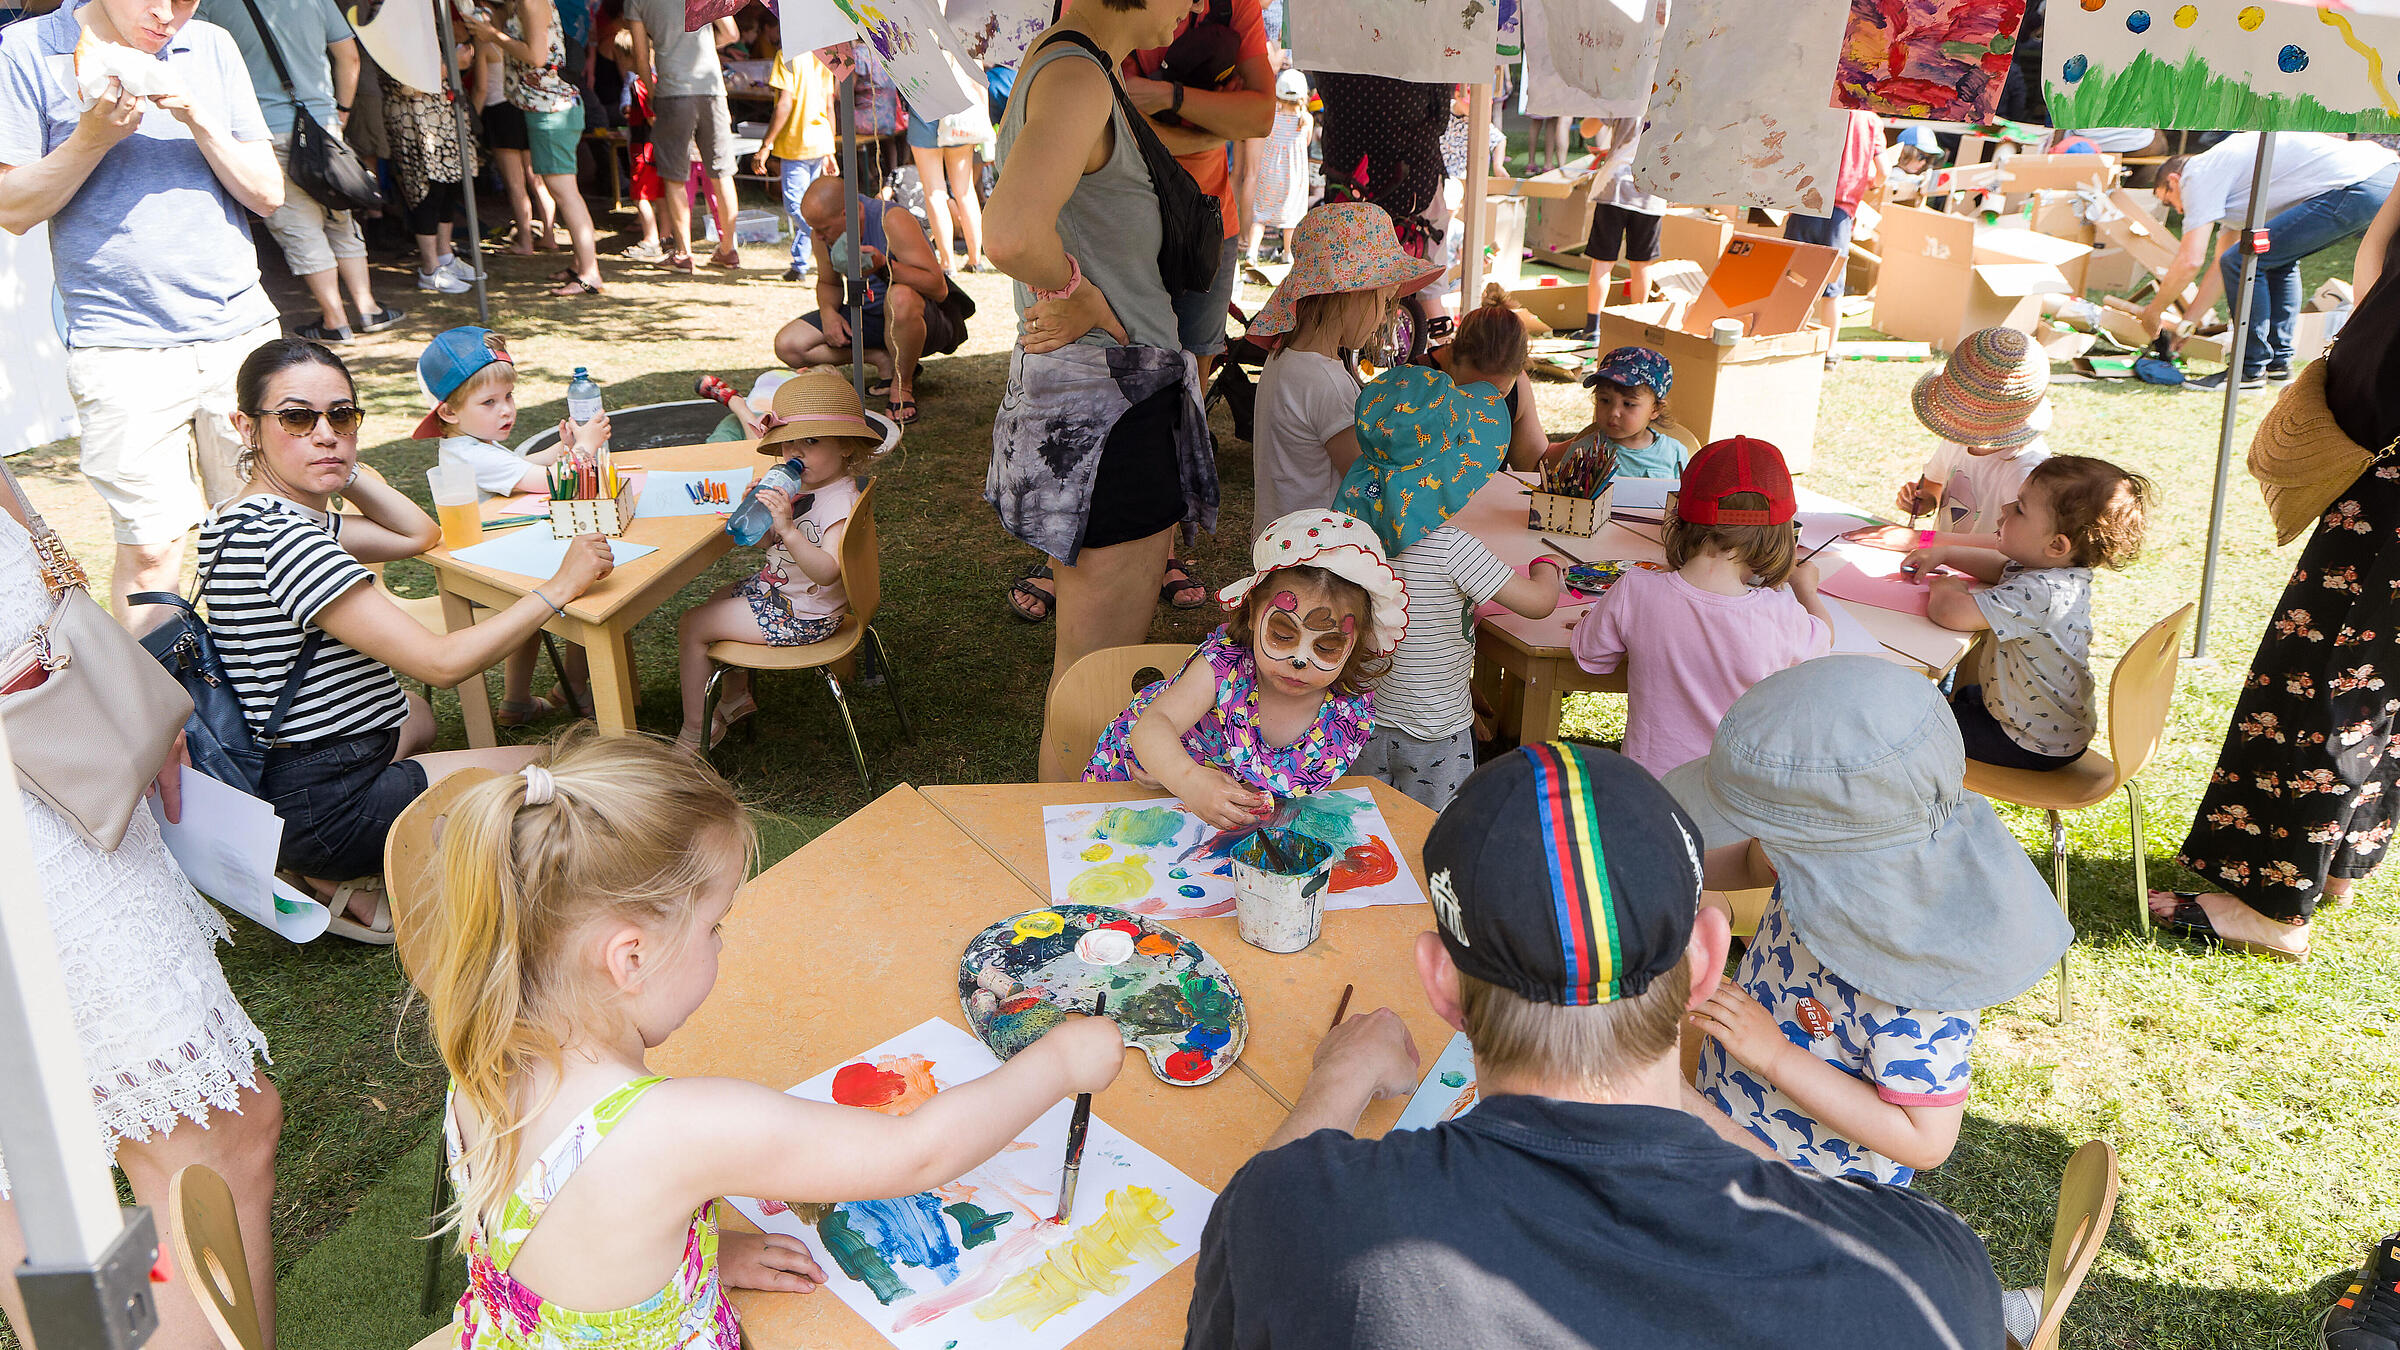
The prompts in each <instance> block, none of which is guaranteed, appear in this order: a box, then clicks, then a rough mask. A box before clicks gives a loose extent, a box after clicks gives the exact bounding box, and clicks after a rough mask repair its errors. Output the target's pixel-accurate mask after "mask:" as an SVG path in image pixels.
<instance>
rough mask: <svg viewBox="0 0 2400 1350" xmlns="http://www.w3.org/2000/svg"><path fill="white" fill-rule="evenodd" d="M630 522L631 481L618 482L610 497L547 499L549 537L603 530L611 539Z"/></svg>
mask: <svg viewBox="0 0 2400 1350" xmlns="http://www.w3.org/2000/svg"><path fill="white" fill-rule="evenodd" d="M632 523H633V483H632V481H631V479H630V478H628V479H627V480H626V481H625V482H623V483H620V484H619V485H618V487H617V495H616V496H614V497H598V498H594V499H593V500H591V501H572V502H552V503H550V537H551V538H553V539H572V538H574V537H575V536H577V535H579V534H604V535H607V536H608V537H609V538H611V539H614V538H616V537H617V536H618V535H621V534H623V533H625V527H626V526H627V525H630V524H632Z"/></svg>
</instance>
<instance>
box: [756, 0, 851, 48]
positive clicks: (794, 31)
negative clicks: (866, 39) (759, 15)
mask: <svg viewBox="0 0 2400 1350" xmlns="http://www.w3.org/2000/svg"><path fill="white" fill-rule="evenodd" d="M775 14H776V26H777V28H778V29H780V30H781V32H782V36H783V49H784V50H785V51H787V52H797V51H812V52H813V51H815V50H817V49H818V48H819V47H830V46H833V45H834V44H835V43H837V42H856V41H858V28H857V26H856V25H855V24H853V23H851V22H850V16H849V15H847V14H844V13H843V12H842V11H841V10H840V9H839V8H838V7H836V6H835V5H834V3H833V0H775Z"/></svg>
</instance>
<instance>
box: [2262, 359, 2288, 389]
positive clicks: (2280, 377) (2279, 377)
mask: <svg viewBox="0 0 2400 1350" xmlns="http://www.w3.org/2000/svg"><path fill="white" fill-rule="evenodd" d="M2291 382H2292V368H2291V367H2290V366H2288V365H2285V364H2284V363H2282V362H2280V361H2278V362H2276V363H2275V364H2274V365H2271V366H2269V367H2267V383H2269V384H2290V383H2291Z"/></svg>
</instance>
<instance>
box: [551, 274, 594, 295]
mask: <svg viewBox="0 0 2400 1350" xmlns="http://www.w3.org/2000/svg"><path fill="white" fill-rule="evenodd" d="M550 294H552V295H553V296H556V297H557V298H559V299H561V300H568V299H579V298H581V297H583V296H587V295H599V294H602V292H601V290H600V287H599V285H598V284H597V283H595V282H590V281H585V280H584V279H583V278H582V277H571V278H569V279H568V281H567V283H566V284H565V285H563V286H561V287H559V288H558V289H557V290H555V291H552V292H550Z"/></svg>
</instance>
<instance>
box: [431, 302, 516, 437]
mask: <svg viewBox="0 0 2400 1350" xmlns="http://www.w3.org/2000/svg"><path fill="white" fill-rule="evenodd" d="M495 361H509V363H510V364H511V365H514V364H515V362H514V361H511V360H510V358H509V355H508V344H507V341H506V340H505V339H503V338H502V337H501V336H500V335H499V334H498V333H495V332H493V331H492V330H491V329H489V328H453V329H451V330H450V331H449V332H447V333H444V334H442V335H441V336H440V337H437V338H435V339H434V340H433V341H431V342H428V343H426V344H425V350H424V352H423V354H421V355H419V356H418V357H417V383H418V384H420V385H422V386H424V389H425V400H426V402H428V403H440V402H441V401H442V400H444V399H446V398H448V397H450V396H451V395H452V394H455V393H457V392H458V387H459V386H460V385H462V384H465V383H466V382H467V380H468V379H469V377H471V376H473V375H474V374H475V372H476V371H479V370H481V369H483V368H484V367H485V366H488V365H491V364H492V363H493V362H495ZM441 434H442V419H441V418H440V416H439V415H437V414H435V413H434V412H432V411H431V410H430V409H429V410H428V411H427V412H426V414H425V420H424V421H422V422H419V423H418V424H417V439H418V440H421V441H426V440H433V439H436V438H438V437H439V436H440V435H441Z"/></svg>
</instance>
